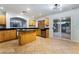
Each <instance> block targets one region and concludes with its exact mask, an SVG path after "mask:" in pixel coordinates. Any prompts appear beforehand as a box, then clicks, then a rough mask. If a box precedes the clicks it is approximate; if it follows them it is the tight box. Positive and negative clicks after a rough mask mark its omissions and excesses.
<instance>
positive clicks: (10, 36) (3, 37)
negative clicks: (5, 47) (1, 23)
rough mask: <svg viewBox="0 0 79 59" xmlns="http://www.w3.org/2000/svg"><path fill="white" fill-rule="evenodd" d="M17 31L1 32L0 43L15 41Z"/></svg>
mask: <svg viewBox="0 0 79 59" xmlns="http://www.w3.org/2000/svg"><path fill="white" fill-rule="evenodd" d="M16 37H17V36H16V30H0V42H3V41H7V40H12V39H15V38H16Z"/></svg>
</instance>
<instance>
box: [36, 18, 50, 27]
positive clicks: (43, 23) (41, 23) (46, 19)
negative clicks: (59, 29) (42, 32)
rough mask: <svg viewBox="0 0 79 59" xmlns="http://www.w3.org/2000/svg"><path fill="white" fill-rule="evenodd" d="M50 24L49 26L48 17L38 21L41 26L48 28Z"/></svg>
mask: <svg viewBox="0 0 79 59" xmlns="http://www.w3.org/2000/svg"><path fill="white" fill-rule="evenodd" d="M48 26H49V19H48V18H45V19H44V20H39V21H38V27H39V28H48Z"/></svg>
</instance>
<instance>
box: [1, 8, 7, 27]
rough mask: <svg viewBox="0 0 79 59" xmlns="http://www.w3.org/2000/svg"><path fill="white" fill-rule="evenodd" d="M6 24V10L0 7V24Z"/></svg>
mask: <svg viewBox="0 0 79 59" xmlns="http://www.w3.org/2000/svg"><path fill="white" fill-rule="evenodd" d="M3 25H6V12H5V11H4V10H2V9H0V26H3Z"/></svg>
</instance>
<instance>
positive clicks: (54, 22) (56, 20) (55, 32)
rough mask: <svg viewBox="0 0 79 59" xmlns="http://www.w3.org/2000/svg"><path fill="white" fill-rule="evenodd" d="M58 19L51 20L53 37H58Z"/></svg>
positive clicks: (59, 32)
mask: <svg viewBox="0 0 79 59" xmlns="http://www.w3.org/2000/svg"><path fill="white" fill-rule="evenodd" d="M60 34H61V31H60V20H59V19H54V20H53V36H54V38H60Z"/></svg>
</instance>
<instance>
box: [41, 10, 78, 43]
mask: <svg viewBox="0 0 79 59" xmlns="http://www.w3.org/2000/svg"><path fill="white" fill-rule="evenodd" d="M62 17H71V40H72V41H76V42H78V41H79V9H74V10H70V11H66V12H61V13H58V14H54V15H50V16H49V18H50V20H49V36H50V37H53V29H52V28H53V19H61V18H62ZM43 18H44V17H43ZM41 19H42V18H41Z"/></svg>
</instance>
